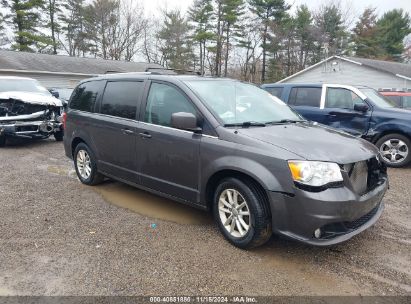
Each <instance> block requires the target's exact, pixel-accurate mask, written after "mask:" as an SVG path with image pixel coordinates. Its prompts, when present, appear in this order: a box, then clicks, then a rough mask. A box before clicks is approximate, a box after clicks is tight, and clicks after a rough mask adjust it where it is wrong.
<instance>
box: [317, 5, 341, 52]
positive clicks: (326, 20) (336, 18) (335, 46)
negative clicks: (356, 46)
mask: <svg viewBox="0 0 411 304" xmlns="http://www.w3.org/2000/svg"><path fill="white" fill-rule="evenodd" d="M314 22H315V25H316V28H317V31H318V36H317V39H318V40H317V42H318V46H319V48H321V47H324V48H325V49H326V56H331V55H335V54H342V53H343V51H344V50H345V49H346V46H347V44H348V36H349V35H348V32H347V30H346V27H345V25H344V19H343V14H342V11H341V8H340V6H338V5H336V4H334V3H331V4H328V5H324V6H322V7H321V8H320V10H319V11H318V12H317V14H316V15H315V17H314ZM319 57H321V56H319Z"/></svg>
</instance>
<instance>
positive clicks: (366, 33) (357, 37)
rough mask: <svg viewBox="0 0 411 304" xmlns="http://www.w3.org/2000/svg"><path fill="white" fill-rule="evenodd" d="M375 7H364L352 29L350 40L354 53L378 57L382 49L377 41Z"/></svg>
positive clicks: (366, 56) (367, 56)
mask: <svg viewBox="0 0 411 304" xmlns="http://www.w3.org/2000/svg"><path fill="white" fill-rule="evenodd" d="M375 10H376V8H366V9H365V10H364V12H363V13H362V15H361V16H360V19H359V20H358V22H357V23H356V25H355V28H354V29H353V35H352V41H353V43H354V51H355V55H356V56H359V57H364V58H378V57H379V56H381V55H382V53H383V50H382V48H381V47H380V45H379V41H378V28H377V14H376V13H375Z"/></svg>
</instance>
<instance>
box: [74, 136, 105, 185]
mask: <svg viewBox="0 0 411 304" xmlns="http://www.w3.org/2000/svg"><path fill="white" fill-rule="evenodd" d="M73 156H74V157H73V158H74V166H75V168H76V173H77V176H78V178H79V179H80V181H81V182H82V183H83V184H86V185H90V186H93V185H97V184H99V183H101V182H102V181H103V179H104V176H103V175H101V174H100V173H99V172H98V171H97V164H96V159H95V157H94V154H93V153H92V152H91V149H90V148H89V147H88V146H87V145H86V144H84V143H80V144H78V145H77V147H76V149H75V150H74V155H73Z"/></svg>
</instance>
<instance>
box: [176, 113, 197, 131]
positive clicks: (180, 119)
mask: <svg viewBox="0 0 411 304" xmlns="http://www.w3.org/2000/svg"><path fill="white" fill-rule="evenodd" d="M171 127H173V128H176V129H181V130H187V131H193V132H195V133H199V132H201V128H200V127H198V126H197V117H196V116H195V115H194V114H192V113H186V112H178V113H173V114H172V115H171Z"/></svg>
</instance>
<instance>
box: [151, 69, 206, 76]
mask: <svg viewBox="0 0 411 304" xmlns="http://www.w3.org/2000/svg"><path fill="white" fill-rule="evenodd" d="M152 70H154V71H152ZM161 71H163V72H161ZM165 71H167V72H165ZM146 72H151V73H152V74H155V75H175V74H178V75H184V74H188V75H198V76H201V73H200V72H199V71H193V70H183V69H170V68H157V67H152V68H146ZM170 72H174V74H172V73H170Z"/></svg>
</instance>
